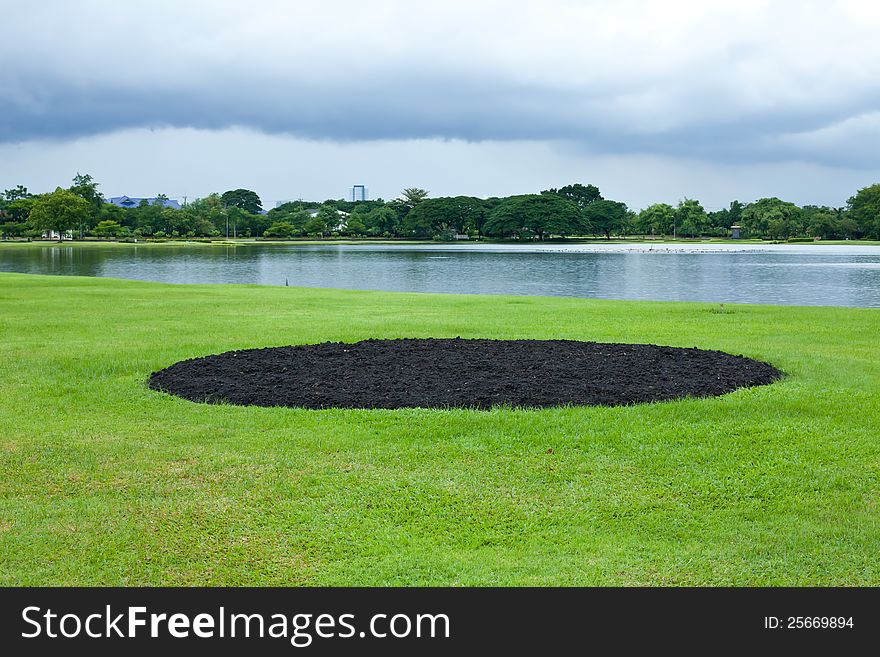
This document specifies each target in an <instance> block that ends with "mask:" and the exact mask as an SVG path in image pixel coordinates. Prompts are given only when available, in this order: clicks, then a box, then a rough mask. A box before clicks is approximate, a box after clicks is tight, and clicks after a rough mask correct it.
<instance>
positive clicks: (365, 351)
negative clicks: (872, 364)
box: [149, 338, 782, 409]
mask: <svg viewBox="0 0 880 657" xmlns="http://www.w3.org/2000/svg"><path fill="white" fill-rule="evenodd" d="M781 376H782V373H781V372H780V371H779V370H777V369H776V368H775V367H773V366H772V365H769V364H767V363H763V362H761V361H757V360H753V359H751V358H745V357H743V356H733V355H731V354H727V353H724V352H721V351H708V350H703V349H685V348H678V347H659V346H656V345H648V344H604V343H597V342H577V341H573V340H462V339H459V338H455V339H433V338H428V339H398V340H365V341H363V342H357V343H354V344H345V343H340V342H332V343H331V342H326V343H323V344H311V345H295V346H291V347H274V348H267V349H248V350H245V351H230V352H227V353H224V354H218V355H214V356H205V357H204V358H194V359H192V360H185V361H181V362H179V363H175V364H174V365H172V366H171V367H168V368H166V369H164V370H160V371H159V372H155V373H154V374H153V375H152V376H151V377H150V382H149V384H150V387H151V388H153V389H155V390H162V391H164V392H168V393H171V394H173V395H178V396H180V397H183V398H185V399H190V400H192V401H199V402H205V401H206V402H228V403H231V404H239V405H253V406H292V407H303V408H404V407H422V408H435V407H440V408H448V407H470V408H483V409H485V408H490V407H492V406H496V405H507V406H520V407H546V406H562V405H566V404H572V405H611V406H613V405H620V404H637V403H642V402H651V401H662V400H668V399H677V398H679V397H710V396H715V395H723V394H724V393H726V392H730V391H731V390H736V389H737V388H743V387H746V386H756V385H764V384H768V383H772V382H773V381H775V380H776V379H778V378H779V377H781Z"/></svg>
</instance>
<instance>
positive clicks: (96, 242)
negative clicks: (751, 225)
mask: <svg viewBox="0 0 880 657" xmlns="http://www.w3.org/2000/svg"><path fill="white" fill-rule="evenodd" d="M271 244H282V245H288V246H289V245H291V244H303V245H321V244H325V245H326V244H381V245H392V244H396V245H435V246H441V245H446V246H449V245H455V246H461V247H468V246H480V245H488V244H497V245H510V246H514V245H522V246H531V247H534V246H536V245H566V244H569V245H575V244H591V245H602V244H633V245H642V244H643V245H652V244H654V245H658V244H665V245H666V244H668V245H681V246H685V247H686V246H695V245H700V244H702V245H711V244H738V245H743V246H746V245H749V246H752V245H766V246H771V245H796V246H817V247H821V246H880V240H803V239H797V240H762V239H736V240H735V239H730V238H721V237H718V238H715V237H713V238H703V239H698V238H672V237H666V238H662V237H658V238H650V237H632V238H621V237H613V238H611V239H605V238H586V237H570V238H565V239H548V240H502V239H478V240H459V241H444V242H440V241H436V240H406V239H386V238H375V239H374V238H351V237H328V238H326V239H314V238H310V239H305V238H303V239H291V240H283V239H255V238H252V237H239V238H232V237H230V238H228V239H227V238H223V237H217V238H195V239H187V238H179V239H138V240H137V241H135V240H133V239H126V240H102V239H93V238H86V239H74V240H63V241H60V242H59V241H58V240H48V239H35V240H25V239H4V240H0V248H2V247H3V246H19V247H21V246H34V247H37V246H39V247H58V246H64V247H69V246H76V247H90V246H105V247H106V246H119V247H127V246H177V247H186V246H252V245H271Z"/></svg>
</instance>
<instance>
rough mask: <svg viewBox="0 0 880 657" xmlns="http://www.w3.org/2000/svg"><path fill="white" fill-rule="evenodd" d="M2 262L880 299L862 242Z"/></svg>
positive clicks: (239, 279) (695, 294) (793, 300)
mask: <svg viewBox="0 0 880 657" xmlns="http://www.w3.org/2000/svg"><path fill="white" fill-rule="evenodd" d="M0 271H8V272H21V273H33V274H61V275H76V276H107V277H113V278H131V279H139V280H147V281H160V282H166V283H256V284H260V285H286V284H289V285H292V286H293V285H299V286H307V287H338V288H349V289H359V290H390V291H402V292H448V293H463V294H516V295H549V296H569V297H594V298H601V299H650V300H660V301H708V302H728V303H769V304H783V305H821V306H824V305H833V306H858V307H870V308H880V247H878V246H860V245H841V246H834V245H827V246H826V245H809V244H805V245H797V244H779V245H773V244H766V245H765V244H742V245H740V244H697V243H694V244H663V243H659V244H656V245H651V244H619V243H617V244H616V243H611V244H558V243H554V244H366V243H365V244H339V243H333V244H259V243H257V244H254V243H250V244H241V245H236V246H231V245H221V244H213V245H208V244H205V245H174V244H144V245H112V244H108V245H106V246H105V245H86V246H66V245H60V246H56V245H49V244H47V245H39V246H34V245H27V246H16V245H9V244H5V245H2V246H0Z"/></svg>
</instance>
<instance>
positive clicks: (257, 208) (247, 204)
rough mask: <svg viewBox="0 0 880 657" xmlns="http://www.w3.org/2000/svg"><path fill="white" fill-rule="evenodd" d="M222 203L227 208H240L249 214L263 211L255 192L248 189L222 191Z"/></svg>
mask: <svg viewBox="0 0 880 657" xmlns="http://www.w3.org/2000/svg"><path fill="white" fill-rule="evenodd" d="M220 198H221V200H222V201H223V204H224V205H225V206H226V207H228V208H241V209H242V210H245V211H246V212H250V213H251V214H259V213H261V212H262V211H263V203H262V201H260V197H259V196H257V193H256V192H253V191H251V190H249V189H231V190H229V191H227V192H223V195H222V196H221V197H220Z"/></svg>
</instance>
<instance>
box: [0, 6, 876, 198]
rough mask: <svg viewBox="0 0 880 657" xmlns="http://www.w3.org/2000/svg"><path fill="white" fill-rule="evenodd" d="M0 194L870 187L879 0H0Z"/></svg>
mask: <svg viewBox="0 0 880 657" xmlns="http://www.w3.org/2000/svg"><path fill="white" fill-rule="evenodd" d="M0 16H2V17H3V22H2V24H0V31H2V37H0V70H2V75H0V188H5V187H12V186H14V185H16V184H19V183H21V184H24V185H26V186H27V187H29V188H30V189H31V191H38V192H39V191H47V190H51V189H54V188H55V186H57V185H63V186H66V185H68V184H69V182H70V179H71V178H72V176H73V175H74V174H75V173H77V172H82V173H89V174H91V175H92V176H94V177H95V178H96V179H97V180H98V181H99V182H100V183H101V190H102V191H103V192H104V193H105V195H107V196H116V195H122V194H127V195H129V196H152V195H155V194H157V193H160V192H161V193H165V194H168V195H169V196H171V197H172V198H181V199H182V198H183V197H184V196H186V197H188V198H189V199H192V198H195V197H199V196H204V195H206V194H208V193H210V192H212V191H219V192H222V191H225V190H226V189H229V188H237V187H245V188H249V189H253V190H255V191H256V192H257V193H258V194H259V195H260V196H261V197H262V198H263V202H264V206H265V207H267V208H268V207H272V206H273V205H274V204H275V202H276V201H278V200H284V199H294V198H306V199H315V200H320V199H324V198H339V197H343V196H345V195H347V194H348V193H349V189H350V187H351V185H353V184H365V185H367V187H368V188H369V190H370V197H371V198H376V197H383V198H386V199H388V198H393V197H395V196H397V195H398V194H399V192H400V190H401V189H402V188H404V187H423V188H425V189H428V190H430V192H431V195H432V196H443V195H458V194H470V195H475V196H500V195H508V194H516V193H529V192H535V191H539V190H541V189H546V188H547V187H551V186H553V187H558V186H562V185H565V184H567V183H571V182H583V183H593V184H596V185H598V186H599V187H600V189H601V190H602V191H603V193H604V195H605V196H606V197H611V198H615V199H618V200H622V201H625V202H626V203H628V204H629V205H630V206H631V207H633V208H640V207H644V206H645V205H647V204H649V203H652V202H656V201H665V202H672V203H675V202H677V201H678V200H679V199H680V198H682V197H685V196H688V197H691V198H698V199H700V200H702V201H703V203H704V204H705V205H706V206H707V207H709V208H715V207H720V206H723V205H726V204H727V203H728V202H729V201H730V200H731V199H734V198H738V199H741V200H746V201H747V200H752V199H754V198H759V197H761V196H773V195H775V196H780V197H783V198H785V199H787V200H792V201H795V202H798V203H802V204H805V203H816V204H829V205H835V206H838V205H842V204H844V203H845V201H846V199H847V198H848V197H849V196H850V195H852V194H853V193H854V192H855V191H856V190H857V189H858V188H860V187H864V186H866V185H868V184H872V183H874V182H878V181H880V37H878V34H880V3H876V2H870V1H864V2H830V1H822V2H818V1H817V2H809V1H803V0H800V1H797V2H787V1H782V0H779V1H773V2H756V1H755V2H753V1H748V0H738V1H737V2H685V1H682V2H674V1H669V0H667V1H665V2H646V1H641V2H627V1H621V0H616V1H615V2H577V1H573V0H542V1H541V2H512V1H507V2H494V1H481V0H470V1H469V2H457V1H454V0H444V1H443V2H426V1H424V0H422V1H420V2H404V1H394V0H391V1H385V2H366V1H363V0H362V1H360V2H348V1H333V0H320V1H315V2H312V1H308V0H300V1H270V0H250V1H249V2H240V1H237V2H219V1H216V0H214V1H210V2H208V1H205V2H198V1H192V0H190V1H188V2H185V3H184V2H180V0H177V2H161V1H160V2H156V1H151V2H149V3H147V2H143V3H133V2H120V1H118V0H116V1H115V2H103V1H97V0H96V1H91V2H88V1H80V2H71V1H64V2H61V1H59V2H54V1H47V0H32V1H31V2H28V3H22V2H17V1H15V2H13V1H10V2H7V1H4V0H0Z"/></svg>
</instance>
